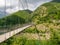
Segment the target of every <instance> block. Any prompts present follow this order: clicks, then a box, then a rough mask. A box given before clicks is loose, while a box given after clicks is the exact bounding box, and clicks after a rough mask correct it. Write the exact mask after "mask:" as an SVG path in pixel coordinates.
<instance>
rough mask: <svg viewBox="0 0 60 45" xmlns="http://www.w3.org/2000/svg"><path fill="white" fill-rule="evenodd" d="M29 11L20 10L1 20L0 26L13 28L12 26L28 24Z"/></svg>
mask: <svg viewBox="0 0 60 45" xmlns="http://www.w3.org/2000/svg"><path fill="white" fill-rule="evenodd" d="M30 12H31V11H28V10H21V11H18V12H15V13H13V14H11V15H9V16H7V17H4V18H1V19H0V26H1V27H4V26H7V27H9V26H13V25H17V24H24V23H27V22H29V20H30V18H31V15H30Z"/></svg>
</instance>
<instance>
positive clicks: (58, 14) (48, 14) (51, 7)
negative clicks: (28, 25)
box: [33, 2, 60, 22]
mask: <svg viewBox="0 0 60 45" xmlns="http://www.w3.org/2000/svg"><path fill="white" fill-rule="evenodd" d="M33 15H34V16H33V18H34V19H35V22H39V21H40V22H53V21H59V19H60V3H57V2H49V3H45V4H43V5H41V6H40V7H38V8H37V9H36V10H35V12H34V13H33ZM34 19H33V20H34ZM36 20H37V21H36Z"/></svg>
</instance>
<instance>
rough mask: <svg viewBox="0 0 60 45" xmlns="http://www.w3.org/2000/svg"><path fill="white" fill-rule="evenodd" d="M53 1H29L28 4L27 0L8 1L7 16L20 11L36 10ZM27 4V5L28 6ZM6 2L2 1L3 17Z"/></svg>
mask: <svg viewBox="0 0 60 45" xmlns="http://www.w3.org/2000/svg"><path fill="white" fill-rule="evenodd" d="M49 1H51V0H27V3H26V1H25V0H20V2H19V0H6V14H11V13H14V12H16V11H18V10H23V9H27V5H28V9H29V10H32V11H33V10H35V9H36V8H37V7H38V6H40V5H41V4H43V3H45V2H49ZM26 4H27V5H26ZM4 11H5V0H0V16H3V15H4V14H2V13H5V12H4Z"/></svg>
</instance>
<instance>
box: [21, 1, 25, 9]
mask: <svg viewBox="0 0 60 45" xmlns="http://www.w3.org/2000/svg"><path fill="white" fill-rule="evenodd" d="M20 3H21V5H22V8H23V9H25V8H24V5H23V1H22V0H20Z"/></svg>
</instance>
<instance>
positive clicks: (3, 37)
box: [0, 0, 32, 43]
mask: <svg viewBox="0 0 60 45" xmlns="http://www.w3.org/2000/svg"><path fill="white" fill-rule="evenodd" d="M6 1H7V0H5V8H4V15H6V8H7V7H6V5H7V3H6ZM20 2H21V5H22V8H23V9H25V8H24V5H23V2H22V0H18V7H19V9H20ZM10 3H11V1H10ZM25 3H26V7H27V9H28V0H25ZM5 25H6V24H5ZM30 26H32V24H31V23H30V24H27V25H24V26H23V27H19V28H17V29H14V30H11V31H9V32H6V33H3V34H0V43H1V42H4V41H5V40H7V39H9V38H10V37H12V36H13V35H16V34H17V33H19V32H21V31H23V30H24V29H26V28H28V27H30ZM8 30H9V29H8ZM3 31H4V30H3ZM0 32H1V31H0Z"/></svg>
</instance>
